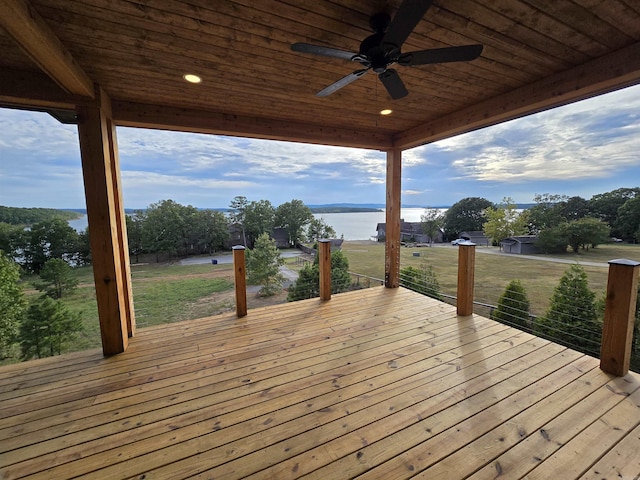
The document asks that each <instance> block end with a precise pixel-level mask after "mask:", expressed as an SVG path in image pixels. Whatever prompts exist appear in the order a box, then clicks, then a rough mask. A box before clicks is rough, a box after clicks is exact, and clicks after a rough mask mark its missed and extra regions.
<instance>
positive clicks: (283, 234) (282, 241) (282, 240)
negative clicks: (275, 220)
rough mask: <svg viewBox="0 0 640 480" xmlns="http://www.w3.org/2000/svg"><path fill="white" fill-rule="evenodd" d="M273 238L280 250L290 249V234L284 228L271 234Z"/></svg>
mask: <svg viewBox="0 0 640 480" xmlns="http://www.w3.org/2000/svg"><path fill="white" fill-rule="evenodd" d="M271 238H273V240H274V241H275V242H276V247H278V248H289V247H290V246H291V245H289V234H288V233H287V231H286V230H285V229H284V228H282V227H276V228H274V229H273V231H272V232H271Z"/></svg>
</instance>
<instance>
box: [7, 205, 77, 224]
mask: <svg viewBox="0 0 640 480" xmlns="http://www.w3.org/2000/svg"><path fill="white" fill-rule="evenodd" d="M81 216H82V215H81V214H80V212H78V211H75V210H56V209H54V208H21V207H4V206H2V205H0V222H4V223H9V224H11V225H33V224H34V223H39V222H43V221H45V220H51V219H52V218H56V217H57V218H62V219H64V220H74V219H76V218H80V217H81Z"/></svg>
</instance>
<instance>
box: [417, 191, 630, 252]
mask: <svg viewBox="0 0 640 480" xmlns="http://www.w3.org/2000/svg"><path fill="white" fill-rule="evenodd" d="M534 201H535V204H534V205H533V206H532V207H531V208H528V209H526V210H524V211H522V212H520V211H518V208H517V205H516V204H515V203H514V202H513V201H512V200H511V199H509V198H505V199H504V200H503V202H502V203H500V204H493V203H492V202H490V201H489V200H487V199H485V198H479V197H468V198H464V199H462V200H460V201H459V202H457V203H455V204H454V205H452V206H451V207H450V208H449V209H448V210H447V211H446V212H445V214H444V215H440V214H438V212H437V210H435V209H431V210H428V211H426V212H425V215H423V218H422V224H423V230H424V231H425V233H429V232H437V231H438V229H443V230H444V233H445V236H446V237H447V238H448V239H454V238H457V237H458V236H459V235H460V233H461V232H465V231H466V232H472V231H483V232H484V233H485V235H486V236H487V237H489V238H491V239H492V240H493V241H494V243H496V242H499V241H500V240H502V239H504V238H506V237H509V236H513V235H538V236H539V240H538V246H539V247H541V248H542V249H543V250H544V251H546V252H561V251H566V248H567V246H570V247H571V248H572V249H573V250H574V251H575V250H577V249H578V248H587V247H588V246H596V245H598V244H602V243H604V242H605V241H607V240H608V239H609V238H613V239H614V241H615V240H616V239H617V240H620V241H626V242H638V241H640V188H639V187H635V188H618V189H616V190H612V191H610V192H606V193H601V194H598V195H594V196H593V197H591V198H590V199H585V198H582V197H579V196H574V197H569V196H566V195H552V194H543V195H536V196H535V198H534Z"/></svg>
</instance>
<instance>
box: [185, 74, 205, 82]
mask: <svg viewBox="0 0 640 480" xmlns="http://www.w3.org/2000/svg"><path fill="white" fill-rule="evenodd" d="M182 78H184V79H185V80H186V81H187V82H189V83H200V82H202V78H200V77H199V76H198V75H194V74H192V73H185V74H184V75H183V76H182Z"/></svg>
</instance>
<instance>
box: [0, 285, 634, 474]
mask: <svg viewBox="0 0 640 480" xmlns="http://www.w3.org/2000/svg"><path fill="white" fill-rule="evenodd" d="M639 388H640V376H639V375H637V374H634V373H630V374H628V375H627V376H625V377H623V378H615V377H612V376H610V375H607V374H605V373H603V372H602V371H601V370H599V368H598V361H597V359H594V358H591V357H588V356H585V355H583V354H581V353H578V352H575V351H572V350H570V349H567V348H565V347H563V346H560V345H557V344H554V343H551V342H549V341H547V340H544V339H540V338H537V337H534V336H532V335H530V334H527V333H524V332H521V331H519V330H516V329H513V328H510V327H507V326H505V325H502V324H499V323H496V322H493V321H491V320H489V319H486V318H484V317H480V316H475V315H474V316H470V317H457V316H456V313H455V308H454V307H451V306H449V305H446V304H444V303H441V302H437V301H435V300H433V299H430V298H427V297H424V296H421V295H418V294H416V293H414V292H410V291H408V290H405V289H394V290H391V289H385V288H383V287H379V288H371V289H367V290H362V291H357V292H350V293H346V294H341V295H335V296H334V297H333V298H332V299H331V300H330V301H329V302H320V301H319V300H316V299H312V300H306V301H302V302H296V303H292V304H286V305H277V306H273V307H265V308H261V309H255V310H251V311H249V315H248V316H247V317H244V318H242V319H237V318H235V316H234V315H230V314H229V315H221V316H217V317H209V318H203V319H198V320H193V321H188V322H181V323H175V324H169V325H159V326H156V327H151V328H148V329H140V330H139V332H138V335H137V336H136V337H135V338H133V339H132V341H131V344H130V347H129V349H128V350H127V352H126V353H125V354H122V355H118V356H115V357H110V358H104V357H102V355H101V354H100V352H98V351H89V352H81V353H73V354H70V355H64V356H60V357H56V358H47V359H43V360H38V361H32V362H26V363H24V364H21V365H12V366H9V367H7V368H0V402H1V404H2V408H1V409H0V472H1V473H2V475H1V478H5V479H13V478H30V479H51V478H56V479H58V478H110V479H126V478H131V479H133V478H136V479H140V478H145V479H179V478H203V479H205V478H206V479H208V478H216V479H219V478H253V479H272V478H301V477H304V478H317V479H320V478H322V479H326V478H332V479H334V478H335V479H340V478H355V477H357V478H363V479H364V478H385V479H386V478H412V477H417V478H429V479H431V478H447V479H448V480H451V479H455V478H467V477H469V478H476V479H479V478H492V479H493V478H496V477H498V478H523V477H525V476H526V477H527V478H579V477H580V476H582V475H584V476H585V478H596V477H597V478H624V476H627V475H629V476H630V478H634V476H637V475H638V474H640V461H639V460H638V455H639V454H638V449H637V446H638V443H639V442H640V439H639V431H638V430H639V428H640V427H639V425H640V407H639V405H640V390H639ZM576 451H579V452H584V454H581V455H576V454H575V452H576ZM596 472H597V473H596ZM618 474H622V475H623V476H622V477H619V476H616V475H618ZM589 475H591V476H589Z"/></svg>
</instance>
